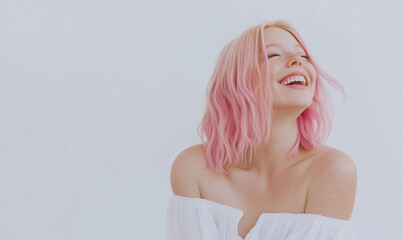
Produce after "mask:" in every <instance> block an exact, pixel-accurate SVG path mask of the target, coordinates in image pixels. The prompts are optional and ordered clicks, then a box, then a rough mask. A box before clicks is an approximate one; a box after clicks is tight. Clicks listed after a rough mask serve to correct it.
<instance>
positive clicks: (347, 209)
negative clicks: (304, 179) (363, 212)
mask: <svg viewBox="0 0 403 240" xmlns="http://www.w3.org/2000/svg"><path fill="white" fill-rule="evenodd" d="M310 171H311V174H310V176H311V181H310V184H309V188H308V194H307V202H306V207H305V212H306V213H313V214H319V215H323V216H327V217H333V218H339V219H346V220H347V219H350V217H351V214H352V211H353V208H354V202H355V195H356V186H357V169H356V165H355V163H354V161H353V160H352V158H351V157H350V156H349V155H347V154H346V153H344V152H342V151H340V150H338V149H335V148H331V147H328V146H324V145H322V148H321V150H320V151H318V153H317V155H316V156H315V160H314V161H313V162H312V165H311V168H310Z"/></svg>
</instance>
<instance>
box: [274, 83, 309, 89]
mask: <svg viewBox="0 0 403 240" xmlns="http://www.w3.org/2000/svg"><path fill="white" fill-rule="evenodd" d="M281 85H283V84H281ZM283 86H285V87H289V88H295V89H299V90H306V89H308V86H301V85H283Z"/></svg>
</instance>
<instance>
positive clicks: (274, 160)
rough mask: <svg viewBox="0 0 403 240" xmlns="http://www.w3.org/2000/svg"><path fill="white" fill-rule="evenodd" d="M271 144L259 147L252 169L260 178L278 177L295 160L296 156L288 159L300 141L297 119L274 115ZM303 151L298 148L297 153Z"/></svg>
mask: <svg viewBox="0 0 403 240" xmlns="http://www.w3.org/2000/svg"><path fill="white" fill-rule="evenodd" d="M273 116H274V117H273V118H272V119H273V121H272V126H271V131H270V139H269V142H267V143H265V144H263V145H261V146H259V147H258V149H257V151H256V156H255V159H254V161H253V163H252V166H251V169H250V170H252V171H254V172H256V173H257V175H258V176H259V178H262V179H270V178H272V177H274V176H277V175H278V174H279V173H280V172H281V171H282V170H284V169H285V168H286V167H287V166H290V164H291V163H292V162H293V160H295V156H296V155H293V156H290V157H288V153H289V152H290V151H291V149H292V148H293V147H294V145H295V144H296V142H297V140H298V134H299V133H298V124H297V117H295V116H294V117H290V116H289V115H288V116H284V117H282V114H280V113H277V114H276V113H274V114H273ZM300 151H303V148H301V147H299V146H298V149H297V153H298V152H300Z"/></svg>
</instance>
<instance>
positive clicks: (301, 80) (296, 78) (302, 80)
mask: <svg viewBox="0 0 403 240" xmlns="http://www.w3.org/2000/svg"><path fill="white" fill-rule="evenodd" d="M295 81H300V82H302V83H303V85H304V86H305V85H306V82H305V78H304V77H303V76H295V77H290V78H287V79H286V80H284V81H282V82H281V84H283V85H287V84H289V83H290V82H295Z"/></svg>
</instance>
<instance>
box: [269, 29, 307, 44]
mask: <svg viewBox="0 0 403 240" xmlns="http://www.w3.org/2000/svg"><path fill="white" fill-rule="evenodd" d="M263 35H264V41H265V46H266V47H269V46H275V47H281V46H284V47H287V48H294V47H301V45H300V44H299V43H298V41H297V40H296V39H295V38H294V36H293V35H291V34H290V33H289V32H287V31H286V30H284V29H281V28H277V27H270V28H266V29H265V30H264V31H263Z"/></svg>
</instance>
